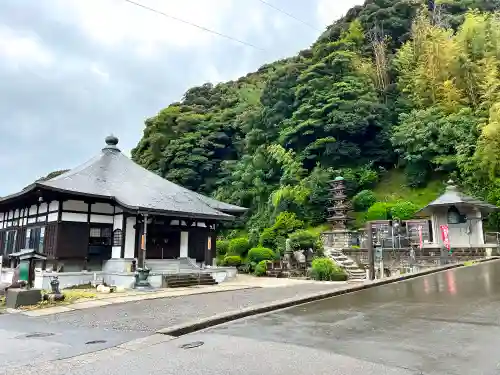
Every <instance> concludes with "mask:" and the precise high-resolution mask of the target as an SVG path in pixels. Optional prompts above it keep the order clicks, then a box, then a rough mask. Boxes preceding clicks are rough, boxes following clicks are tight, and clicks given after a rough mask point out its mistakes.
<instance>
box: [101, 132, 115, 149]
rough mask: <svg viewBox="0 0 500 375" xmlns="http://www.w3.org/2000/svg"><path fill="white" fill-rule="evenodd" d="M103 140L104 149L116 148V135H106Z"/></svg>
mask: <svg viewBox="0 0 500 375" xmlns="http://www.w3.org/2000/svg"><path fill="white" fill-rule="evenodd" d="M104 142H106V147H104V150H110V149H111V150H118V147H116V145H117V144H118V137H115V136H114V135H113V134H111V135H108V136H107V137H106V138H105V139H104Z"/></svg>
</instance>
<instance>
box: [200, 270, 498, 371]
mask: <svg viewBox="0 0 500 375" xmlns="http://www.w3.org/2000/svg"><path fill="white" fill-rule="evenodd" d="M207 332H210V333H212V334H221V335H228V336H231V337H242V338H247V339H253V340H258V341H263V342H273V343H284V344H287V345H289V344H292V345H297V346H302V347H309V348H315V349H320V350H324V351H327V352H329V353H334V354H339V355H343V356H347V357H350V358H353V359H358V360H361V361H364V362H369V363H375V364H381V365H384V366H387V367H389V368H399V369H401V370H410V371H415V373H417V374H418V373H423V374H461V375H474V374H481V375H486V374H492V375H493V374H499V373H500V352H499V351H500V261H495V262H488V263H484V264H481V265H476V266H473V267H464V268H460V269H454V270H449V271H446V272H441V273H437V274H432V275H428V276H425V277H421V278H416V279H412V280H409V281H405V282H400V283H394V284H389V285H386V286H382V287H376V288H372V289H367V290H364V291H360V292H357V293H352V294H349V295H343V296H339V297H334V298H330V299H328V300H323V301H319V302H314V303H310V304H305V305H302V306H298V307H294V308H290V309H287V310H283V311H281V312H277V313H271V314H267V315H264V316H259V317H254V318H249V319H245V320H241V321H238V322H234V323H232V324H227V325H223V326H219V327H217V328H214V329H211V330H209V331H207ZM349 374H350V373H349Z"/></svg>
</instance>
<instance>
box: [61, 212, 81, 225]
mask: <svg viewBox="0 0 500 375" xmlns="http://www.w3.org/2000/svg"><path fill="white" fill-rule="evenodd" d="M61 220H62V221H77V222H80V223H86V222H87V214H75V213H73V212H63V213H62V217H61Z"/></svg>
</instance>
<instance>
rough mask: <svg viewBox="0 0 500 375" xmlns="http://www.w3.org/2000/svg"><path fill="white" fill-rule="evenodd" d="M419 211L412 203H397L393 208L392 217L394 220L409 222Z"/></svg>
mask: <svg viewBox="0 0 500 375" xmlns="http://www.w3.org/2000/svg"><path fill="white" fill-rule="evenodd" d="M417 211H418V206H417V205H416V204H413V203H412V202H407V201H406V202H404V201H403V202H397V203H396V204H395V205H393V206H392V207H391V217H392V218H393V219H400V220H408V219H411V218H412V217H413V215H414V214H415V212H417Z"/></svg>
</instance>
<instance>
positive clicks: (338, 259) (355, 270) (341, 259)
mask: <svg viewBox="0 0 500 375" xmlns="http://www.w3.org/2000/svg"><path fill="white" fill-rule="evenodd" d="M325 255H326V256H327V257H329V258H330V259H332V260H333V261H334V262H335V263H337V264H338V265H340V266H341V267H342V268H344V269H345V270H346V272H347V274H348V275H349V280H351V281H362V280H365V279H366V272H365V270H363V269H360V268H359V267H358V266H357V265H356V263H355V262H354V261H353V260H352V259H350V258H349V257H347V256H346V255H344V253H342V251H340V250H337V249H332V248H330V249H328V248H327V249H325Z"/></svg>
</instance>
